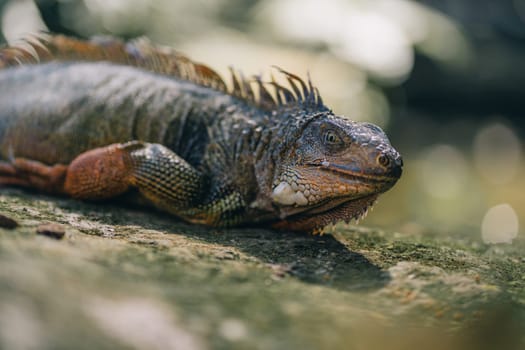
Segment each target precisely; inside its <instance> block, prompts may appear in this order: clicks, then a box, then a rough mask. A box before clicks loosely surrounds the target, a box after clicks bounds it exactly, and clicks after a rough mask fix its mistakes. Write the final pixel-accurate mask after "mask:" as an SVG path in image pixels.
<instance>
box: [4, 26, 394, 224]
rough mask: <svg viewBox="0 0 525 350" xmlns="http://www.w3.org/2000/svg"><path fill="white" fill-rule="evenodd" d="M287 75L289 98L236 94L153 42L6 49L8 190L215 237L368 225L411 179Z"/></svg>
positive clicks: (374, 135)
mask: <svg viewBox="0 0 525 350" xmlns="http://www.w3.org/2000/svg"><path fill="white" fill-rule="evenodd" d="M279 71H280V73H281V74H283V75H284V76H285V77H286V78H287V79H288V82H289V87H285V86H282V85H280V84H277V83H275V82H270V83H263V82H261V80H260V79H258V78H257V77H256V78H254V79H252V80H253V81H251V80H247V79H245V78H243V77H242V75H240V74H239V73H237V72H234V71H232V80H233V84H232V88H227V87H226V84H225V83H224V82H223V80H222V79H221V78H220V77H219V76H218V75H217V74H216V73H215V72H214V71H213V70H211V69H210V68H208V67H206V66H204V65H200V64H197V63H194V62H192V61H190V60H189V59H188V58H186V57H185V56H182V55H180V54H178V53H176V52H175V51H173V50H171V49H168V48H165V47H159V46H154V45H152V44H151V43H149V42H148V41H145V40H143V39H141V40H136V41H132V42H127V43H126V42H121V41H119V40H116V39H108V38H104V39H95V40H93V41H89V42H87V41H79V40H76V39H72V38H67V37H63V36H45V37H38V38H36V39H32V40H29V41H26V42H25V43H24V44H23V45H20V46H15V47H6V48H3V49H0V159H3V161H0V186H1V185H4V186H6V185H18V186H24V187H30V188H35V189H38V190H42V191H46V192H49V193H55V194H63V195H68V196H71V197H74V198H79V199H89V200H103V199H107V198H111V197H116V196H119V195H122V194H125V193H127V192H130V191H138V193H139V194H140V196H142V197H143V198H145V199H147V200H148V201H150V202H151V203H152V204H153V205H155V206H156V207H158V208H160V209H162V210H165V211H167V212H170V213H172V214H174V215H176V216H177V217H179V218H182V219H183V220H186V221H188V222H193V223H199V224H206V225H212V226H234V225H250V224H260V225H267V226H272V227H277V228H283V229H291V230H299V231H316V230H319V229H320V228H322V227H323V226H325V225H327V224H330V223H335V222H337V221H341V220H343V221H349V220H351V219H353V218H358V217H360V216H362V215H363V214H364V213H365V212H366V211H367V209H368V208H369V207H370V206H371V205H372V204H373V203H374V202H375V200H376V198H377V196H378V195H379V194H381V193H383V192H385V191H386V190H388V189H390V188H391V187H392V186H393V185H394V184H395V183H396V181H397V180H398V179H399V177H400V176H401V168H402V160H401V157H400V155H399V153H398V152H397V151H396V150H395V149H394V148H393V147H392V146H391V145H390V142H389V141H388V138H387V137H386V135H385V134H384V133H383V131H382V130H381V129H380V128H379V127H377V126H375V125H372V124H368V123H359V122H354V121H351V120H349V119H347V118H344V117H340V116H337V115H334V114H333V113H332V111H331V110H330V109H328V108H327V107H325V105H324V104H323V102H322V100H321V97H320V95H319V93H318V91H317V89H315V88H314V87H313V86H312V84H311V83H310V81H308V82H307V83H305V82H304V81H303V80H301V79H300V78H298V77H297V76H295V75H293V74H290V73H287V72H285V71H282V70H279ZM267 87H270V90H272V93H270V92H269V89H268V88H267Z"/></svg>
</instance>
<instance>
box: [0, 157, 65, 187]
mask: <svg viewBox="0 0 525 350" xmlns="http://www.w3.org/2000/svg"><path fill="white" fill-rule="evenodd" d="M66 171H67V166H66V165H63V164H56V165H52V166H49V165H45V164H43V163H40V162H37V161H34V160H29V159H25V158H14V159H13V160H12V161H10V162H6V161H0V186H5V185H15V186H22V187H30V188H35V189H37V190H39V191H42V192H48V193H56V194H62V193H64V188H63V184H64V179H65V176H66Z"/></svg>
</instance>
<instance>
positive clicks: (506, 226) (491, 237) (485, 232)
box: [481, 203, 519, 244]
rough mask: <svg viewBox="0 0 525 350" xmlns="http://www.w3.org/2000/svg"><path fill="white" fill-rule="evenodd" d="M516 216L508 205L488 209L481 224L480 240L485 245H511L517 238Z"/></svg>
mask: <svg viewBox="0 0 525 350" xmlns="http://www.w3.org/2000/svg"><path fill="white" fill-rule="evenodd" d="M518 228H519V223H518V216H517V215H516V212H515V211H514V209H513V208H512V207H511V206H510V205H509V204H506V203H504V204H499V205H496V206H494V207H492V208H490V209H489V210H488V211H487V213H486V214H485V216H484V217H483V221H482V222H481V238H482V239H483V242H485V243H492V244H494V243H512V240H513V239H514V238H516V237H517V236H518Z"/></svg>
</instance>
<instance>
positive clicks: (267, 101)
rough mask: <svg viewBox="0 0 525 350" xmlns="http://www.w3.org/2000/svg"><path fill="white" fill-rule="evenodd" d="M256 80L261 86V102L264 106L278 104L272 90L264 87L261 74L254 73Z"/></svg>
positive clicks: (269, 106)
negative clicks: (271, 92)
mask: <svg viewBox="0 0 525 350" xmlns="http://www.w3.org/2000/svg"><path fill="white" fill-rule="evenodd" d="M253 78H254V80H255V82H256V83H257V86H258V87H259V101H258V102H259V104H260V105H261V106H263V107H268V108H271V107H272V106H275V105H276V102H275V100H274V98H273V97H272V95H271V94H270V92H269V91H268V90H267V89H266V88H265V87H264V84H263V82H262V80H261V76H260V75H254V77H253Z"/></svg>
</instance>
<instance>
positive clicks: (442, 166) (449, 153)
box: [419, 145, 468, 198]
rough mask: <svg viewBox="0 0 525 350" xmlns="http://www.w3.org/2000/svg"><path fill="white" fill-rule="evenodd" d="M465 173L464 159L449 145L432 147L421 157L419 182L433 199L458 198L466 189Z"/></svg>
mask: <svg viewBox="0 0 525 350" xmlns="http://www.w3.org/2000/svg"><path fill="white" fill-rule="evenodd" d="M467 172H468V169H467V164H466V160H465V157H464V156H463V155H462V154H461V152H460V151H459V150H457V149H456V148H454V147H452V146H450V145H435V146H432V147H431V148H430V149H429V150H427V151H426V152H423V155H422V157H421V163H420V172H419V176H420V181H421V184H422V185H423V189H424V190H425V192H427V193H428V194H430V195H431V196H433V197H437V198H453V197H457V196H459V195H460V194H461V193H463V191H464V189H465V188H466V187H465V184H466V181H467Z"/></svg>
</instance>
